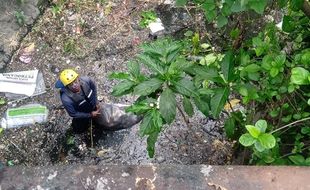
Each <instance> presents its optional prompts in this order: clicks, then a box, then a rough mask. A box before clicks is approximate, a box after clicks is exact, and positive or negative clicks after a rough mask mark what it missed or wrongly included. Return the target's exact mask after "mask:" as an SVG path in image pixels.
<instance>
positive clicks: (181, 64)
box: [168, 57, 192, 73]
mask: <svg viewBox="0 0 310 190" xmlns="http://www.w3.org/2000/svg"><path fill="white" fill-rule="evenodd" d="M191 65H192V64H191V63H190V62H189V61H187V60H186V59H185V58H183V57H179V58H178V59H177V60H176V61H174V62H172V63H171V65H170V67H169V70H168V72H169V73H174V72H175V71H183V70H185V69H187V68H189V67H190V66H191Z"/></svg>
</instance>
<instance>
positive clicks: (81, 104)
mask: <svg viewBox="0 0 310 190" xmlns="http://www.w3.org/2000/svg"><path fill="white" fill-rule="evenodd" d="M80 84H81V93H73V92H71V91H70V90H69V89H68V88H66V87H65V88H62V89H61V90H60V98H61V101H62V104H63V105H64V107H65V109H66V110H67V112H68V114H69V115H70V116H71V117H72V118H90V117H91V112H92V111H94V110H96V105H97V104H98V100H97V88H96V85H95V83H94V82H93V81H92V80H91V79H90V78H89V77H80Z"/></svg>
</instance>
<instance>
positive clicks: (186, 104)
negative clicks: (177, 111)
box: [183, 96, 194, 117]
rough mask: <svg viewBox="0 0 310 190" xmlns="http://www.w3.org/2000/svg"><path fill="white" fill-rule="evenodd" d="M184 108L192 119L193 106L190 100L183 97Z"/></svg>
mask: <svg viewBox="0 0 310 190" xmlns="http://www.w3.org/2000/svg"><path fill="white" fill-rule="evenodd" d="M183 108H184V111H185V112H186V113H187V115H188V116H190V117H192V116H193V114H194V109H193V105H192V103H191V101H190V99H189V98H187V97H185V96H183Z"/></svg>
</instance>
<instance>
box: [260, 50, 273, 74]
mask: <svg viewBox="0 0 310 190" xmlns="http://www.w3.org/2000/svg"><path fill="white" fill-rule="evenodd" d="M272 61H273V57H272V56H271V55H269V54H268V55H265V56H264V58H263V64H262V67H263V68H264V69H266V70H267V71H269V70H270V69H271V67H272V66H271V62H272Z"/></svg>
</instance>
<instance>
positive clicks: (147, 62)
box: [137, 55, 164, 75]
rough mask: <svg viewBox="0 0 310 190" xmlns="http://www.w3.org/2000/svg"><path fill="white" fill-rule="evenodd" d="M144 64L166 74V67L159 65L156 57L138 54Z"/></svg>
mask: <svg viewBox="0 0 310 190" xmlns="http://www.w3.org/2000/svg"><path fill="white" fill-rule="evenodd" d="M137 57H138V58H139V59H140V60H141V61H142V63H143V64H144V65H146V66H147V67H148V68H149V69H150V70H151V71H153V72H155V73H158V74H160V75H164V69H163V67H162V66H161V65H159V64H158V63H157V62H156V61H155V60H154V59H152V58H150V57H149V56H148V55H138V56H137Z"/></svg>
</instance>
